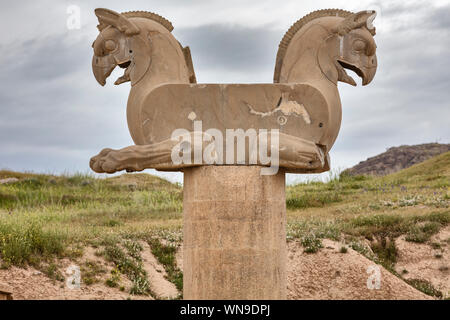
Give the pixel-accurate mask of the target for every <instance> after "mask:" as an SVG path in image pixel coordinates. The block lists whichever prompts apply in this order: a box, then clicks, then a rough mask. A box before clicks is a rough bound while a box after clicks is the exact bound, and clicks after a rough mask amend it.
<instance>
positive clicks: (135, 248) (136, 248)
mask: <svg viewBox="0 0 450 320" xmlns="http://www.w3.org/2000/svg"><path fill="white" fill-rule="evenodd" d="M122 246H123V247H125V248H126V249H125V250H124V249H123V248H122ZM122 246H120V245H118V244H113V245H108V246H107V247H106V248H105V252H104V255H105V258H106V259H107V260H108V261H110V262H113V263H114V265H115V266H116V270H118V271H119V272H120V273H122V274H124V275H126V276H127V277H128V279H130V280H131V281H132V287H131V289H130V293H131V294H135V295H151V296H155V294H154V293H153V292H152V291H151V289H150V285H149V282H148V279H147V272H146V271H145V270H144V268H143V265H142V258H141V256H140V252H141V251H142V250H143V248H142V246H141V245H139V244H138V243H135V242H130V241H128V242H123V243H122ZM118 284H119V277H118V275H117V273H112V274H111V277H110V278H109V279H107V280H106V285H108V286H110V287H115V286H118Z"/></svg>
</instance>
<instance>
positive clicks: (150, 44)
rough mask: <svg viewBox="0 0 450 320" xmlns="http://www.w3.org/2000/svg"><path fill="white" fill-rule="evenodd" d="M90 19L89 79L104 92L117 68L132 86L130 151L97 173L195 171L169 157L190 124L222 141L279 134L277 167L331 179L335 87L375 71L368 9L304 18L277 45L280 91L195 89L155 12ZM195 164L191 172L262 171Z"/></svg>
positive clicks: (185, 52)
mask: <svg viewBox="0 0 450 320" xmlns="http://www.w3.org/2000/svg"><path fill="white" fill-rule="evenodd" d="M95 13H96V15H97V17H98V19H99V22H100V25H99V30H100V35H99V36H98V38H97V39H96V41H95V42H94V44H93V48H94V57H93V63H92V64H93V72H94V75H95V77H96V79H97V80H98V82H99V83H100V84H102V85H104V84H105V83H106V78H107V77H108V76H109V75H110V74H111V72H112V71H113V69H114V68H115V67H116V66H120V67H122V68H125V72H124V75H123V76H122V77H120V78H119V79H118V80H117V81H116V84H121V83H124V82H128V81H130V82H131V85H132V87H131V91H130V96H129V99H128V107H127V118H128V127H129V129H130V133H131V136H132V138H133V140H134V142H135V143H136V146H135V147H133V148H130V147H128V148H124V149H120V150H111V149H106V150H103V151H102V152H101V153H100V154H99V155H97V156H96V157H94V158H93V159H92V161H91V168H92V169H93V170H94V171H96V172H108V173H112V172H115V171H120V170H128V171H139V170H143V169H146V168H156V169H161V170H181V169H183V168H186V167H191V166H192V165H191V164H190V163H183V164H184V165H183V164H182V165H180V163H175V162H174V161H172V160H171V161H166V160H167V159H166V158H167V155H170V153H171V151H172V150H173V147H174V144H173V143H172V141H171V139H172V137H173V136H172V134H173V133H174V131H175V130H179V129H186V130H188V133H187V135H189V133H193V132H195V131H196V130H195V128H193V127H192V122H193V121H194V120H197V121H202V122H205V124H206V125H205V130H207V129H212V128H213V129H217V130H219V131H220V132H222V133H224V131H225V130H227V129H231V130H233V129H234V130H235V129H242V130H244V131H246V130H248V129H265V130H271V129H272V130H273V129H277V130H279V131H280V133H281V134H284V135H285V139H283V140H282V141H280V144H279V146H277V148H278V149H279V165H280V166H281V167H282V168H286V169H287V170H289V172H298V173H311V172H323V171H327V170H329V163H328V161H327V160H328V152H329V151H330V150H331V148H332V146H333V144H334V142H335V140H336V138H337V135H338V133H339V128H340V124H341V117H342V116H341V113H342V111H341V102H340V99H339V92H338V88H337V82H338V81H343V82H347V83H349V84H352V85H355V82H354V80H353V79H352V78H351V77H350V76H349V75H348V74H347V73H346V72H345V69H344V68H347V69H351V70H353V71H355V72H356V73H357V74H358V75H359V76H360V77H361V78H362V80H363V85H366V84H368V83H370V82H371V81H372V79H373V77H374V75H375V72H376V69H377V59H376V54H375V52H376V45H375V42H374V39H373V35H374V34H375V28H374V27H373V26H372V20H373V19H374V17H375V12H374V11H361V12H359V13H355V14H353V13H351V12H348V11H343V10H335V9H330V10H319V11H316V12H313V13H311V14H309V15H307V16H305V17H304V18H302V19H300V20H299V21H297V22H296V23H295V24H294V25H293V26H292V28H291V29H289V31H288V32H287V33H286V35H285V36H284V38H283V40H282V41H281V43H280V47H279V52H278V55H277V61H276V67H275V76H274V81H275V83H279V84H250V85H239V84H232V85H220V84H201V85H196V84H194V83H195V73H194V70H193V64H192V61H191V55H190V51H189V48H183V47H182V46H180V45H179V43H178V42H177V40H176V39H175V38H174V36H173V35H172V33H171V30H172V28H173V27H172V25H171V23H170V22H168V21H167V20H165V19H164V18H162V17H160V16H158V15H156V14H153V13H148V12H129V13H124V14H119V13H116V12H114V11H111V10H107V9H96V11H95ZM311 144H313V145H314V148H311ZM195 148H197V147H195ZM199 148H200V149H202V146H200V147H199ZM246 148H247V147H246ZM248 148H250V147H248ZM191 149H194V148H191ZM312 149H315V150H313V152H311V150H312ZM285 150H289V151H288V152H284V151H285ZM292 150H295V152H292ZM149 151H152V152H149ZM249 151H250V150H247V152H245V153H246V154H249ZM143 154H145V155H146V156H145V157H143V156H142V155H143ZM224 157H226V155H224ZM162 158H164V159H163V160H164V161H162ZM201 160H202V161H200V163H199V162H197V163H196V165H230V164H233V165H254V164H260V165H261V164H262V163H260V162H256V163H255V162H251V161H238V160H236V161H235V162H233V163H228V162H227V163H225V162H214V163H210V162H207V161H204V159H201Z"/></svg>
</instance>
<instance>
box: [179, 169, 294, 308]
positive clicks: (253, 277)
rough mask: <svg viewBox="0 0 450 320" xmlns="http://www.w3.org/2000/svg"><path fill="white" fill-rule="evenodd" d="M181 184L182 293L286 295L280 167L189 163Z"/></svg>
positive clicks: (195, 295) (231, 296)
mask: <svg viewBox="0 0 450 320" xmlns="http://www.w3.org/2000/svg"><path fill="white" fill-rule="evenodd" d="M183 190H184V200H183V206H184V217H183V218H184V246H183V255H184V261H183V266H184V270H183V279H184V293H183V297H184V299H286V290H287V289H286V288H287V287H286V259H287V258H286V254H287V253H286V203H285V199H286V196H285V175H284V173H278V174H277V175H273V176H261V175H260V168H259V167H258V166H247V167H246V166H204V167H198V168H191V169H186V170H185V176H184V189H183Z"/></svg>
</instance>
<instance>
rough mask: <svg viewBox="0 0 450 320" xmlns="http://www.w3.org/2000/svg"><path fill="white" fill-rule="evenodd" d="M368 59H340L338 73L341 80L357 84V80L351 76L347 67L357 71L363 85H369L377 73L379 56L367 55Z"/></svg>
mask: <svg viewBox="0 0 450 320" xmlns="http://www.w3.org/2000/svg"><path fill="white" fill-rule="evenodd" d="M365 60H366V61H364V62H362V61H351V62H350V61H349V60H346V59H338V60H337V62H338V65H337V66H338V73H339V81H342V82H346V83H348V84H351V85H353V86H356V82H355V80H353V78H352V77H350V76H349V75H348V74H347V72H345V69H348V70H352V71H353V72H355V73H356V74H357V75H358V76H359V77H360V78H361V79H362V85H363V86H365V85H368V84H369V83H371V82H372V80H373V78H374V77H375V74H376V72H377V56H376V55H373V56H371V57H367V59H365Z"/></svg>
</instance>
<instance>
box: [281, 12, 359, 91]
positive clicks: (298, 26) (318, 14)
mask: <svg viewBox="0 0 450 320" xmlns="http://www.w3.org/2000/svg"><path fill="white" fill-rule="evenodd" d="M352 14H353V13H352V12H350V11H346V10H341V9H322V10H317V11H313V12H311V13H310V14H307V15H306V16H304V17H303V18H301V19H300V20H298V21H297V22H296V23H294V24H293V25H292V26H291V27H290V28H289V30H288V31H287V32H286V33H285V34H284V36H283V39H281V42H280V44H279V46H278V53H277V59H276V63H275V73H274V76H273V82H274V83H279V82H280V74H281V66H282V65H283V60H284V57H285V55H286V51H287V48H288V46H289V44H290V43H291V40H292V38H294V36H295V34H296V33H297V32H298V31H299V30H300V29H301V28H302V27H303V26H304V25H305V24H307V23H308V22H311V21H313V20H315V19H318V18H323V17H342V18H347V17H349V16H350V15H352Z"/></svg>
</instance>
